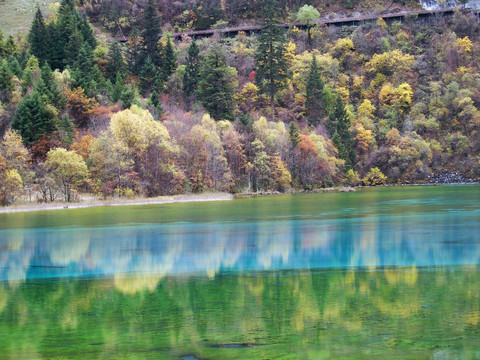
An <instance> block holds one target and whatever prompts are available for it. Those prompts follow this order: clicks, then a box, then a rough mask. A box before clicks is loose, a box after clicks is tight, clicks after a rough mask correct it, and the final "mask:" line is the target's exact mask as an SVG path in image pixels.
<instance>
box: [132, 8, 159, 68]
mask: <svg viewBox="0 0 480 360" xmlns="http://www.w3.org/2000/svg"><path fill="white" fill-rule="evenodd" d="M142 25H143V31H142V39H143V46H144V51H145V59H146V57H147V56H150V58H151V59H152V61H153V63H154V64H155V65H156V66H159V67H161V65H162V64H161V54H160V51H159V48H158V40H159V39H160V30H161V28H160V17H159V16H158V12H157V7H156V3H155V0H148V1H147V5H146V8H145V11H144V13H143V19H142ZM137 56H138V54H137Z"/></svg>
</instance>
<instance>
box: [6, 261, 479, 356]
mask: <svg viewBox="0 0 480 360" xmlns="http://www.w3.org/2000/svg"><path fill="white" fill-rule="evenodd" d="M138 280H139V279H135V278H131V279H128V280H127V279H122V280H118V279H78V278H77V279H69V280H68V281H54V280H30V281H26V282H25V283H23V284H22V285H19V286H16V287H15V286H10V287H8V286H2V287H1V288H0V289H1V290H0V292H1V294H2V303H1V304H0V310H1V312H0V332H1V334H2V337H1V339H0V354H1V358H2V359H27V358H28V359H44V358H48V359H86V358H88V359H179V358H181V357H182V356H186V355H192V356H194V358H198V359H322V358H325V359H328V358H335V359H339V358H342V359H382V358H388V359H432V358H441V359H456V358H459V359H478V355H479V354H480V353H479V352H480V342H479V341H478V339H479V338H480V327H479V322H480V292H479V291H478V289H479V288H480V268H479V267H478V266H469V267H428V268H384V269H376V270H369V269H347V270H341V269H325V270H322V271H317V270H311V271H307V270H298V271H281V272H276V271H272V272H250V273H245V274H241V275H240V274H231V273H230V274H229V273H226V274H219V275H218V276H217V277H216V278H215V279H213V280H212V279H208V278H206V277H184V278H176V277H175V278H172V277H167V278H164V279H163V280H161V281H160V282H159V283H158V284H156V286H154V287H152V288H148V287H143V288H142V287H139V286H138V283H136V281H138Z"/></svg>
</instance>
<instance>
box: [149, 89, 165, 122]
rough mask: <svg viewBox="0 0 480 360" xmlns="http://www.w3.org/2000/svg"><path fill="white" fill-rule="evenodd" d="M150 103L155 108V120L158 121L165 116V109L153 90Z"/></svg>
mask: <svg viewBox="0 0 480 360" xmlns="http://www.w3.org/2000/svg"><path fill="white" fill-rule="evenodd" d="M149 102H150V104H151V105H152V106H153V110H154V111H153V113H154V117H155V119H158V118H159V117H160V116H161V115H162V114H163V107H162V103H161V102H160V98H159V96H158V92H157V91H156V90H153V92H152V94H151V95H150V99H149Z"/></svg>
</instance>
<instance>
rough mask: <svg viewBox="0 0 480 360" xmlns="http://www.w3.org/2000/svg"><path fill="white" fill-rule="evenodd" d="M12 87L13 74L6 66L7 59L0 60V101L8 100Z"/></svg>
mask: <svg viewBox="0 0 480 360" xmlns="http://www.w3.org/2000/svg"><path fill="white" fill-rule="evenodd" d="M13 89H14V84H13V75H12V73H11V72H10V68H9V67H8V62H7V60H5V59H4V60H1V62H0V101H6V102H8V101H9V96H10V93H11V92H12V91H13Z"/></svg>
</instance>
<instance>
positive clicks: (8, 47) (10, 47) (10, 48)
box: [5, 35, 18, 56]
mask: <svg viewBox="0 0 480 360" xmlns="http://www.w3.org/2000/svg"><path fill="white" fill-rule="evenodd" d="M17 54H18V46H17V43H16V42H15V40H14V39H13V36H12V35H9V36H8V39H7V41H6V42H5V55H6V56H10V55H14V56H17Z"/></svg>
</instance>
